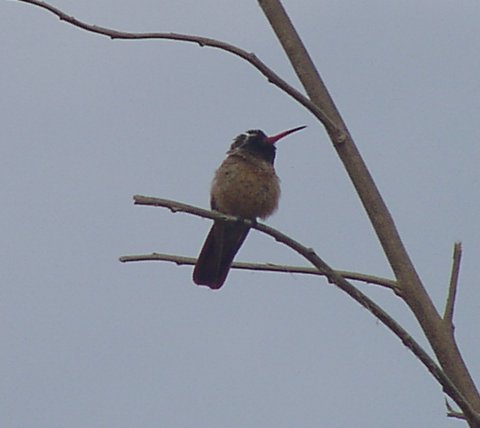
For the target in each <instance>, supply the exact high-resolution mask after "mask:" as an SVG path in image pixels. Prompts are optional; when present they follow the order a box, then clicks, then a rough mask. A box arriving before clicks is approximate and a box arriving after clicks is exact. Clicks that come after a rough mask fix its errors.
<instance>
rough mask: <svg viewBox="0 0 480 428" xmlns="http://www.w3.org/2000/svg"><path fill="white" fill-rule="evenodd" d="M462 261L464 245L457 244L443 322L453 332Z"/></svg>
mask: <svg viewBox="0 0 480 428" xmlns="http://www.w3.org/2000/svg"><path fill="white" fill-rule="evenodd" d="M461 259H462V243H461V242H455V245H454V246H453V263H452V273H451V275H450V285H449V287H448V297H447V303H446V305H445V313H444V315H443V320H444V321H445V322H446V323H447V324H448V325H449V327H450V329H451V330H452V331H453V329H454V325H453V310H454V307H455V297H456V295H457V286H458V275H459V273H460V261H461Z"/></svg>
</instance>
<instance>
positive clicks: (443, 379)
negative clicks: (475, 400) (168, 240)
mask: <svg viewBox="0 0 480 428" xmlns="http://www.w3.org/2000/svg"><path fill="white" fill-rule="evenodd" d="M133 199H134V201H135V204H136V205H146V206H155V207H163V208H168V209H170V211H172V212H174V213H176V212H184V213H187V214H193V215H196V216H198V217H204V218H209V219H212V220H222V221H231V222H238V221H240V219H239V218H238V217H233V216H228V215H225V214H222V213H219V212H218V211H209V210H205V209H202V208H199V207H195V206H193V205H188V204H184V203H182V202H177V201H172V200H169V199H160V198H154V197H149V196H141V195H135V196H134V197H133ZM242 221H243V222H245V223H246V224H248V225H249V226H250V227H251V228H252V229H255V230H258V231H260V232H263V233H265V234H267V235H269V236H271V237H272V238H274V239H275V240H276V241H278V242H281V243H282V244H285V245H286V246H288V247H290V248H291V249H292V250H294V251H295V252H297V253H298V254H300V255H301V256H303V257H304V258H305V259H307V260H308V261H309V262H310V263H311V264H312V265H313V266H315V267H316V268H317V269H318V270H319V271H320V272H323V273H324V275H325V276H326V277H327V279H328V281H329V282H330V283H333V284H335V285H336V286H337V287H338V288H340V289H341V290H342V291H344V292H345V293H347V294H348V295H349V296H350V297H352V298H353V299H354V300H355V301H357V302H358V303H360V305H362V306H363V307H364V308H365V309H367V310H368V311H369V312H370V313H372V314H373V315H374V316H375V317H377V318H378V319H379V320H380V321H381V322H382V323H383V324H384V325H385V326H386V327H387V328H388V329H390V330H391V331H392V332H393V333H394V334H395V335H396V336H397V337H398V338H399V339H400V340H401V341H402V343H403V344H404V345H405V346H406V347H407V348H408V349H410V350H411V351H412V352H413V354H414V355H415V356H416V357H417V358H418V359H419V360H420V361H421V362H422V363H423V365H424V366H425V367H426V368H427V370H428V371H429V372H430V373H431V374H432V376H433V377H434V378H435V379H436V380H437V381H438V383H440V385H441V386H442V388H443V391H444V392H445V393H446V394H447V395H449V396H450V397H451V398H452V399H453V400H455V402H456V403H457V404H458V405H459V406H460V408H461V409H462V410H464V411H465V413H466V414H468V415H469V418H471V419H473V420H476V421H477V422H478V423H479V424H480V415H479V414H477V413H476V412H475V410H474V409H473V408H472V407H471V406H470V403H469V402H468V401H467V400H466V399H465V397H464V396H463V395H462V394H461V392H460V391H459V390H458V389H457V387H456V386H455V384H454V383H453V382H452V381H451V380H450V379H449V378H448V376H447V375H446V374H445V373H444V372H443V371H442V369H441V368H440V367H439V366H438V365H437V364H436V363H435V361H433V359H432V358H431V357H430V356H429V355H428V354H427V352H426V351H425V350H424V349H423V348H422V347H421V346H420V345H419V344H418V343H417V342H416V341H415V339H413V337H412V336H410V334H408V332H407V331H406V330H405V329H404V328H403V327H402V326H401V325H400V324H398V323H397V322H396V321H395V320H394V319H393V318H392V317H391V316H390V315H389V314H387V313H386V312H385V311H384V310H383V309H382V308H381V307H380V306H378V305H377V304H376V303H375V302H374V301H373V300H371V299H370V298H369V297H368V296H366V295H365V294H363V293H362V292H361V291H359V290H358V289H357V288H355V287H354V286H353V285H352V284H350V282H348V281H347V280H346V279H345V278H344V277H343V276H342V275H340V274H339V273H338V271H334V270H333V269H332V268H331V267H330V266H329V265H328V264H327V263H325V262H324V261H323V260H322V259H321V258H320V257H319V256H318V255H317V254H316V253H315V251H314V250H313V249H312V248H308V247H305V246H304V245H302V244H301V243H300V242H298V241H295V240H294V239H292V238H290V237H289V236H287V235H285V234H284V233H282V232H280V231H278V230H276V229H274V228H272V227H269V226H267V225H265V224H263V223H258V222H252V221H250V220H244V219H242Z"/></svg>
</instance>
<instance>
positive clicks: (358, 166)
mask: <svg viewBox="0 0 480 428" xmlns="http://www.w3.org/2000/svg"><path fill="white" fill-rule="evenodd" d="M258 2H259V4H260V7H261V8H262V10H263V12H264V14H265V16H266V17H267V19H268V21H269V23H270V25H271V26H272V28H273V30H274V32H275V34H276V36H277V38H278V40H279V42H280V43H281V45H282V47H283V49H284V51H285V53H286V55H287V57H288V58H289V60H290V63H291V64H292V67H293V69H294V70H295V72H296V74H297V76H298V78H299V79H300V81H301V82H302V85H303V87H304V88H305V91H306V93H307V94H308V96H309V98H310V99H311V100H312V101H313V102H314V103H315V104H316V105H318V106H321V108H322V110H324V111H325V112H326V114H327V115H328V117H330V118H331V119H332V120H333V121H334V122H335V124H336V126H337V127H338V128H339V129H340V130H341V131H343V133H344V135H345V136H346V139H345V140H344V141H343V144H337V142H336V140H335V138H332V142H333V143H334V144H333V146H334V148H335V150H336V151H337V153H338V156H339V157H340V159H341V161H342V162H343V164H344V166H345V169H346V171H347V173H348V175H349V176H350V179H351V181H352V183H353V185H354V186H355V189H356V191H357V193H358V195H359V197H360V200H361V201H362V204H363V207H364V208H365V211H366V212H367V215H368V217H369V219H370V222H371V223H372V226H373V228H374V230H375V233H376V234H377V237H378V239H379V241H380V244H381V245H382V248H383V250H384V252H385V255H386V257H387V259H388V261H389V264H390V266H391V267H392V270H393V272H394V274H395V278H396V279H397V281H398V285H399V286H400V287H401V289H402V292H403V293H404V295H403V297H404V300H405V302H406V303H407V305H408V306H409V308H410V309H411V311H412V312H413V314H414V315H415V317H416V319H417V320H418V322H419V324H420V326H421V328H422V330H423V331H424V333H425V335H426V337H427V339H428V341H429V343H430V345H431V346H432V349H433V351H434V352H435V355H436V356H437V358H438V360H439V362H440V364H441V366H442V368H443V369H444V370H445V373H446V374H447V375H448V376H449V377H450V379H452V380H453V381H454V382H455V384H456V385H457V386H458V388H459V389H460V390H461V391H462V392H463V394H464V395H465V396H466V397H468V400H469V402H470V403H471V404H472V406H473V408H475V409H476V411H477V412H480V394H479V393H478V390H477V388H476V386H475V383H474V381H473V379H472V376H471V375H470V372H469V371H468V368H467V366H466V364H465V362H464V360H463V357H462V355H461V353H460V350H459V349H458V346H457V343H456V341H455V338H454V336H453V335H452V334H451V329H450V328H448V327H446V325H445V323H444V322H443V319H442V318H441V316H440V314H439V313H438V311H437V309H436V308H435V306H434V305H433V302H432V300H431V298H430V296H429V295H428V293H427V291H426V289H425V287H424V286H423V284H422V281H421V279H420V277H419V275H418V273H417V271H416V269H415V267H414V265H413V263H412V261H411V259H410V256H409V255H408V253H407V251H406V248H405V246H404V245H403V242H402V240H401V238H400V235H399V233H398V230H397V228H396V226H395V223H394V221H393V217H392V215H391V214H390V212H389V210H388V208H387V206H386V204H385V201H384V200H383V198H382V196H381V194H380V192H379V190H378V188H377V186H376V184H375V182H374V180H373V178H372V176H371V174H370V171H369V170H368V168H367V166H366V164H365V162H364V160H363V159H362V157H361V155H360V152H359V151H358V148H357V147H356V145H355V142H354V141H353V138H352V137H351V135H350V133H349V132H348V129H347V127H346V125H345V123H344V121H343V119H342V116H341V114H340V112H339V111H338V109H337V107H336V106H335V103H334V102H333V100H332V98H331V96H330V94H329V92H328V89H327V88H326V86H325V84H324V83H323V81H322V78H321V77H320V74H319V72H318V70H317V68H316V67H315V64H314V63H313V61H312V59H311V57H310V55H309V54H308V51H307V49H306V48H305V46H304V44H303V42H302V40H301V39H300V36H299V35H298V33H297V31H296V30H295V28H294V26H293V24H292V22H291V20H290V18H289V17H288V15H287V13H286V11H285V9H284V8H283V6H282V4H281V2H280V0H258ZM462 410H463V411H464V413H465V414H466V416H467V417H468V418H469V422H471V420H472V418H470V415H469V414H467V412H466V411H465V409H463V408H462ZM473 419H475V418H474V417H473Z"/></svg>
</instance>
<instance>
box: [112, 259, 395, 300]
mask: <svg viewBox="0 0 480 428" xmlns="http://www.w3.org/2000/svg"><path fill="white" fill-rule="evenodd" d="M119 260H120V261H121V262H122V263H128V262H145V261H162V262H172V263H176V264H177V265H187V266H193V265H195V263H196V262H197V259H196V258H194V257H184V256H177V255H174V254H164V253H152V254H138V255H133V256H122V257H120V258H119ZM232 268H233V269H242V270H255V271H264V272H283V273H299V274H306V275H320V276H325V273H323V272H319V271H318V270H317V269H315V268H310V267H306V266H305V267H304V266H291V265H278V264H273V263H246V262H233V264H232ZM337 273H338V274H339V275H341V276H343V277H344V278H346V279H351V280H353V281H361V282H364V283H367V284H375V285H380V286H382V287H385V288H389V289H391V290H393V291H394V292H395V293H396V294H398V295H400V293H401V290H400V289H399V288H398V286H397V283H396V282H395V281H393V280H391V279H387V278H381V277H379V276H375V275H367V274H363V273H359V272H349V271H342V270H337Z"/></svg>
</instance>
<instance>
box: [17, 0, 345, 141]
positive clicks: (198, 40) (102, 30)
mask: <svg viewBox="0 0 480 428" xmlns="http://www.w3.org/2000/svg"><path fill="white" fill-rule="evenodd" d="M18 1H20V2H23V3H29V4H32V5H35V6H38V7H41V8H43V9H45V10H48V11H49V12H51V13H53V14H54V15H57V16H58V17H59V18H60V19H61V20H62V21H65V22H67V23H69V24H71V25H74V26H75V27H78V28H81V29H83V30H86V31H90V32H92V33H95V34H100V35H103V36H107V37H110V38H111V39H123V40H142V39H163V40H175V41H179V42H188V43H195V44H198V45H199V46H202V47H203V46H208V47H211V48H216V49H220V50H223V51H225V52H229V53H231V54H233V55H236V56H238V57H240V58H242V59H244V60H245V61H247V62H248V63H250V64H251V65H252V66H253V67H255V68H256V69H257V70H258V71H259V72H260V73H261V74H263V75H264V76H265V77H266V78H267V79H268V81H269V82H270V83H273V84H274V85H275V86H277V87H278V88H280V89H281V90H282V91H284V92H285V93H287V94H288V95H290V96H291V97H292V98H293V99H295V100H296V101H298V102H299V103H300V104H301V105H303V106H304V107H305V108H306V109H307V110H308V111H310V112H311V113H312V114H313V115H314V116H315V117H316V118H317V119H319V120H320V121H321V122H322V123H323V125H324V126H325V128H326V129H327V130H328V132H329V134H330V135H333V136H334V138H335V139H336V141H338V142H341V141H343V139H344V138H345V136H344V135H343V133H342V132H341V131H340V130H339V129H338V128H337V127H336V126H335V124H334V122H333V121H332V120H331V119H330V118H329V117H328V116H327V115H326V114H325V112H324V111H322V109H321V108H319V107H318V106H317V105H315V103H313V102H312V101H310V100H309V99H308V97H306V96H305V95H303V94H302V93H301V92H299V91H298V90H297V89H295V88H294V87H293V86H291V85H290V84H288V83H287V82H286V81H285V80H283V79H282V78H281V77H280V76H279V75H278V74H277V73H275V72H274V71H273V70H272V69H271V68H269V67H268V66H267V65H266V64H265V63H264V62H263V61H261V60H260V59H258V58H257V56H256V55H255V54H253V53H251V52H247V51H245V50H244V49H241V48H239V47H237V46H234V45H232V44H230V43H226V42H223V41H220V40H215V39H211V38H209V37H201V36H194V35H191V34H179V33H162V32H153V33H132V32H127V31H119V30H114V29H113V28H106V27H100V26H98V25H92V24H88V23H86V22H83V21H80V20H79V19H76V18H74V17H73V16H69V15H68V14H66V13H65V12H63V11H61V10H60V9H58V8H56V7H54V6H52V5H50V4H49V3H46V2H44V1H40V0H18Z"/></svg>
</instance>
